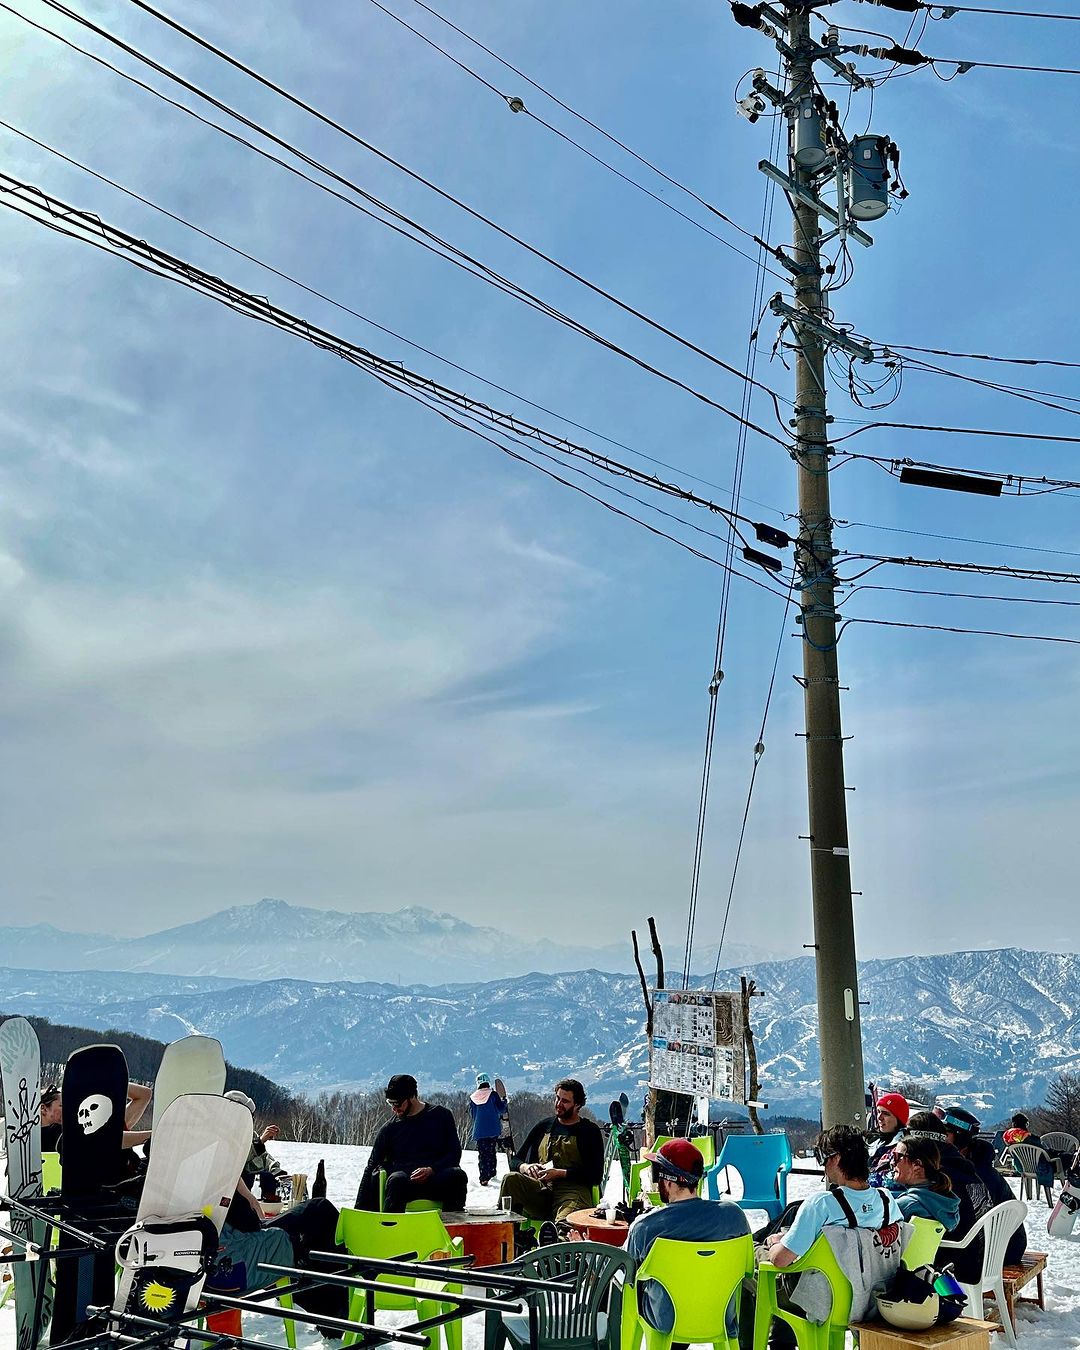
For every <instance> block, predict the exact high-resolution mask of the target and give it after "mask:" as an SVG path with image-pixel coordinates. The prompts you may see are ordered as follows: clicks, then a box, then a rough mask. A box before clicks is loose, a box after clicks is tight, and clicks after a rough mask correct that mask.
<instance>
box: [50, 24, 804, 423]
mask: <svg viewBox="0 0 1080 1350" xmlns="http://www.w3.org/2000/svg"><path fill="white" fill-rule="evenodd" d="M43 3H44V4H46V5H48V6H49V7H50V8H51V9H54V10H56V11H57V13H60V14H63V15H65V16H66V17H67V18H69V19H71V20H73V21H74V22H76V23H79V24H81V25H82V26H83V27H85V28H88V29H89V30H90V31H91V32H93V33H96V34H97V35H98V36H99V37H102V38H104V39H105V40H106V41H107V42H111V43H113V44H114V45H115V46H117V47H119V48H120V49H121V50H122V51H125V52H127V53H128V55H129V56H132V57H134V58H135V59H136V60H138V61H141V62H143V63H144V64H146V65H149V66H150V67H151V68H152V69H153V70H156V71H157V72H158V73H159V74H161V75H164V76H165V77H166V78H167V79H170V80H173V81H175V82H176V83H178V84H180V85H181V86H182V87H183V88H185V89H187V90H188V91H189V93H193V94H195V95H196V96H197V97H199V98H201V99H204V100H205V101H206V102H208V103H210V104H212V105H213V106H214V107H216V108H218V109H219V111H221V112H225V113H227V114H228V115H229V116H230V117H234V118H235V119H236V120H237V121H239V122H241V123H242V124H243V125H245V126H248V127H250V128H251V129H252V130H253V131H257V132H259V134H260V135H263V136H266V137H267V138H268V139H269V140H271V141H272V142H274V144H276V145H279V146H281V147H283V148H284V149H287V150H289V151H290V153H292V154H295V155H297V156H298V157H299V158H301V159H303V160H304V161H305V162H307V163H309V164H313V165H315V162H314V161H313V160H311V159H309V158H308V157H307V156H306V155H304V154H303V153H302V152H301V151H299V150H297V149H296V147H295V146H293V145H291V144H290V143H289V142H287V141H285V140H283V139H282V138H281V137H278V136H277V135H275V134H274V133H273V132H270V131H268V130H267V129H266V128H265V127H264V126H262V125H260V124H257V123H255V122H252V121H251V120H249V119H248V118H247V117H245V116H244V115H243V114H241V113H239V112H237V111H236V110H235V109H233V108H231V107H230V106H229V105H227V104H225V103H223V102H222V101H221V100H219V99H217V98H216V97H215V96H213V95H212V94H208V93H207V92H206V91H205V90H203V89H201V88H200V87H199V86H197V85H195V84H193V83H192V82H190V81H189V80H186V79H184V77H183V76H181V75H178V74H176V72H174V71H172V70H170V69H168V67H166V66H163V65H161V64H160V63H159V62H157V61H155V60H154V59H153V58H152V57H149V56H147V55H146V54H145V53H144V52H142V51H140V50H139V49H138V48H136V47H133V46H132V45H131V44H130V43H128V42H125V41H124V40H123V39H122V38H119V37H117V36H116V35H115V34H113V33H110V32H109V31H108V30H107V29H105V28H102V27H101V26H100V25H98V24H96V23H93V22H92V21H91V20H89V19H87V18H85V17H84V16H83V15H81V14H79V13H77V11H75V10H72V9H70V8H69V7H68V6H67V5H65V4H63V3H62V0H43ZM129 3H130V4H132V5H135V6H136V7H137V8H139V9H141V10H143V11H144V12H145V13H147V14H150V15H152V16H153V17H154V18H155V19H157V20H158V21H159V22H160V23H163V24H165V25H166V26H167V27H168V28H171V29H172V30H173V31H174V32H177V33H180V34H181V35H182V36H183V37H185V38H187V39H188V40H189V41H190V42H193V43H195V44H196V46H199V47H201V48H202V49H203V50H204V51H208V52H210V53H211V54H212V55H214V56H216V57H217V58H218V59H219V60H220V61H224V62H225V63H226V64H227V65H229V66H232V67H233V69H234V70H239V71H240V72H241V73H242V74H244V75H246V76H247V77H248V78H249V79H252V80H254V81H255V82H256V83H257V84H260V85H262V86H263V88H265V89H269V90H270V91H271V92H272V93H274V94H277V95H278V97H280V98H283V99H284V100H285V101H286V102H288V103H291V104H292V105H293V106H294V107H296V108H299V109H300V110H301V111H302V112H306V113H307V114H308V115H309V116H311V117H314V118H315V119H316V120H317V121H319V122H322V123H323V124H324V125H325V126H328V127H330V128H331V129H332V130H334V131H336V132H338V133H339V134H340V135H342V136H345V137H346V138H347V139H348V140H350V141H352V142H353V143H354V144H355V145H359V146H360V147H361V148H362V149H364V150H367V151H368V152H369V153H370V154H373V155H375V156H376V157H377V158H379V159H381V160H382V161H383V162H384V163H386V164H389V165H391V166H392V167H393V168H395V169H397V170H398V171H399V172H400V173H403V174H405V175H406V176H407V177H409V178H411V179H412V180H413V181H414V182H417V183H420V184H421V185H422V186H423V187H426V188H427V189H428V190H429V191H431V192H434V193H435V194H436V195H437V196H439V197H441V198H442V199H443V200H444V201H447V202H449V203H450V204H451V205H453V206H456V207H457V208H458V209H459V210H461V211H464V212H465V213H466V215H468V216H471V217H472V218H473V219H474V220H476V221H478V222H480V223H481V224H483V225H486V226H487V227H488V228H489V229H491V230H494V231H495V232H496V234H499V235H501V236H502V237H503V238H504V239H507V240H509V241H510V242H511V243H514V244H517V245H518V247H519V248H523V249H525V251H526V252H527V253H530V254H531V255H532V256H533V257H535V258H539V259H540V260H541V261H542V262H545V263H547V264H548V266H550V267H554V268H555V269H556V271H558V272H561V273H562V274H563V275H564V276H566V277H569V278H570V279H571V280H573V281H576V282H578V284H579V285H582V286H584V287H585V288H586V289H587V290H590V291H592V292H593V293H594V294H596V295H599V296H600V297H601V298H603V299H605V300H607V301H608V302H609V303H611V304H613V305H615V306H616V307H617V308H619V309H621V310H623V311H624V312H625V313H627V314H630V315H631V316H632V317H634V318H636V319H639V320H640V321H641V322H642V323H645V324H647V325H648V326H649V327H650V328H653V329H655V330H656V331H657V332H659V333H662V334H663V335H664V336H665V337H669V338H671V339H672V341H674V342H677V343H678V344H679V345H680V346H683V347H685V348H686V349H687V350H688V351H692V352H694V353H695V355H697V356H701V357H703V358H704V359H705V360H707V361H710V362H712V363H713V364H714V365H716V366H719V368H720V369H721V370H724V371H726V372H727V373H728V374H730V375H735V376H736V377H737V378H740V379H741V378H742V376H741V375H740V373H739V371H738V370H737V369H736V367H734V366H732V365H730V364H729V363H728V362H726V361H724V360H722V359H721V358H720V357H718V356H716V355H714V354H713V353H712V352H709V351H707V350H706V349H705V348H704V347H700V346H699V345H698V344H697V343H695V342H693V341H692V340H691V339H689V338H685V337H683V336H682V335H681V334H679V333H677V332H675V331H674V330H673V329H671V328H668V327H667V326H666V325H665V324H662V323H661V322H660V321H659V320H657V319H653V318H651V317H650V316H649V315H648V314H645V313H644V312H643V311H642V310H639V309H637V308H635V306H633V305H631V304H629V303H627V302H626V301H624V300H621V299H619V297H618V296H616V295H613V294H612V293H611V292H610V291H607V290H605V289H604V287H602V286H600V285H598V284H597V283H596V282H593V281H590V280H589V279H588V278H587V277H585V276H583V275H582V274H581V273H580V272H576V271H574V269H573V268H571V267H568V266H567V265H566V264H564V263H561V262H559V261H558V259H556V258H554V257H552V256H551V255H550V254H549V253H545V252H544V251H543V250H542V249H540V248H537V247H536V246H535V245H533V244H530V243H529V242H528V241H527V240H525V239H523V238H521V236H520V235H517V234H514V232H513V231H512V230H509V229H507V228H506V227H505V226H503V225H500V224H498V222H496V221H494V220H492V219H491V218H490V217H489V216H486V215H485V214H484V213H483V212H482V211H479V210H477V209H476V208H475V207H472V206H470V205H469V204H468V203H467V202H465V201H463V200H462V199H461V198H460V197H456V196H455V195H454V194H453V193H452V192H450V191H448V190H447V189H446V188H443V187H440V186H439V185H438V184H437V183H435V182H434V181H433V180H432V179H430V178H427V177H425V175H423V174H422V173H419V172H418V171H417V170H415V169H411V168H410V167H409V166H408V165H407V164H405V163H404V162H403V161H401V160H399V159H396V158H395V157H394V156H393V155H391V154H389V153H388V152H387V151H385V150H380V149H379V147H378V146H376V145H374V144H373V143H372V142H371V141H368V140H365V138H364V137H362V136H360V135H359V134H358V133H357V132H355V131H352V130H351V129H350V128H349V127H347V126H345V124H344V123H342V122H339V121H337V119H336V118H333V117H331V116H329V114H327V113H324V112H322V111H321V110H320V109H318V108H317V107H315V106H314V105H313V104H311V103H308V102H307V101H306V100H305V99H302V98H300V97H299V95H297V94H293V93H291V92H290V91H289V90H288V89H286V88H284V86H282V85H280V84H277V83H276V82H275V81H273V80H271V79H270V78H269V77H268V76H266V75H263V74H261V73H260V72H259V71H257V70H255V69H254V68H253V67H252V66H249V65H247V64H246V63H245V62H243V61H241V60H240V59H239V58H238V57H235V56H232V55H231V54H230V53H229V52H227V51H225V50H224V49H223V48H221V47H218V46H217V45H216V44H214V43H212V42H210V41H209V39H207V38H204V37H202V36H201V35H200V34H199V33H196V32H195V31H194V30H193V29H191V28H188V27H186V26H185V25H184V24H182V23H180V22H179V21H178V20H176V19H173V18H171V17H170V16H169V15H167V14H165V13H163V12H162V11H161V10H159V9H155V7H154V6H153V5H151V4H148V3H147V0H129ZM315 167H318V168H319V170H320V171H321V172H323V173H331V171H330V170H329V169H327V167H326V166H325V165H322V164H318V165H316V166H315ZM333 176H334V177H335V178H337V177H338V175H336V174H334V175H333ZM339 181H347V180H341V179H339ZM349 186H350V187H351V188H352V189H353V190H354V191H355V190H358V189H357V188H356V185H355V184H353V183H351V182H350V183H349ZM380 206H382V207H383V209H389V208H388V207H386V206H385V204H384V203H380ZM760 388H761V389H762V390H763V391H764V392H765V393H767V394H769V396H770V397H771V398H772V399H773V401H774V404H775V405H776V416H777V418H778V420H780V421H781V422H782V421H783V418H782V417H781V414H780V409H779V404H778V403H777V402H776V400H777V396H776V394H775V393H774V391H773V390H771V389H769V388H768V386H766V385H761V386H760Z"/></svg>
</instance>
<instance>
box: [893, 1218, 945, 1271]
mask: <svg viewBox="0 0 1080 1350" xmlns="http://www.w3.org/2000/svg"><path fill="white" fill-rule="evenodd" d="M908 1223H909V1224H911V1236H910V1237H909V1238H908V1244H907V1246H906V1247H905V1248H904V1254H903V1256H901V1258H900V1264H901V1265H902V1266H903V1267H904V1269H905V1270H915V1269H916V1268H917V1267H918V1266H928V1265H932V1264H933V1260H934V1257H935V1256H937V1249H938V1247H940V1246H941V1239H942V1238H943V1237H944V1236H945V1225H944V1224H943V1223H938V1221H937V1220H936V1219H926V1218H923V1216H922V1215H921V1214H916V1215H914V1216H913V1217H912V1218H910V1219H908Z"/></svg>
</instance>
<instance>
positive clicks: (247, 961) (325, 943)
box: [4, 900, 768, 984]
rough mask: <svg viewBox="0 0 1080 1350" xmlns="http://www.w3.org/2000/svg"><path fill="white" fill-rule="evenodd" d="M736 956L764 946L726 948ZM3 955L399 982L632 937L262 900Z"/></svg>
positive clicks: (477, 975)
mask: <svg viewBox="0 0 1080 1350" xmlns="http://www.w3.org/2000/svg"><path fill="white" fill-rule="evenodd" d="M729 950H730V952H731V959H732V960H733V961H759V960H765V959H768V957H767V954H766V953H764V952H762V951H755V950H752V949H747V948H744V949H742V950H739V949H738V948H737V947H732V948H729ZM4 961H5V962H6V964H7V965H8V966H11V967H13V968H19V969H28V970H29V969H33V970H120V971H123V970H132V971H135V970H145V971H155V972H158V973H163V974H164V973H168V974H173V975H218V976H223V977H225V978H231V977H234V976H242V977H245V978H247V979H252V980H276V979H286V978H288V977H290V976H292V975H294V974H296V973H297V972H298V971H302V972H303V974H304V976H305V977H306V978H307V979H311V980H380V981H381V980H386V981H390V982H393V983H397V984H402V983H404V984H415V983H418V982H420V983H431V982H436V981H437V982H440V983H441V982H442V981H444V980H446V979H447V978H451V979H457V980H462V981H467V980H481V979H493V978H501V977H503V976H508V975H525V974H527V973H528V972H529V971H533V970H539V971H549V972H555V971H560V970H585V969H589V968H590V967H598V968H600V969H602V970H617V971H618V970H630V969H632V968H633V958H632V956H631V951H630V943H629V940H627V941H625V942H620V943H616V944H612V945H611V946H607V947H585V946H570V945H560V944H559V943H555V942H549V941H547V940H546V939H539V940H535V941H531V942H529V941H523V940H522V939H521V938H517V937H511V936H510V935H509V934H508V933H504V932H501V931H500V930H499V929H497V928H481V927H476V926H475V925H473V924H469V923H466V922H465V921H464V920H462V919H458V918H456V917H455V916H454V915H453V914H436V913H435V912H434V911H433V910H430V909H423V908H421V907H419V906H416V905H412V906H409V907H408V908H406V909H400V910H398V911H397V912H396V913H392V914H376V913H371V914H367V913H364V914H356V913H354V914H344V913H339V912H337V911H335V910H326V909H311V908H308V907H305V906H301V905H290V904H288V903H286V901H284V900H260V901H259V903H258V904H255V905H236V906H234V907H233V908H231V909H225V910H222V911H221V912H220V913H217V914H212V915H210V916H209V917H208V918H205V919H199V920H198V921H197V922H195V923H186V924H181V925H180V926H179V927H176V928H167V929H165V930H163V931H162V932H159V933H150V934H147V935H146V936H144V937H135V938H116V937H107V936H104V935H102V934H100V933H67V932H64V931H62V930H61V929H58V928H53V927H52V926H51V925H49V924H37V925H35V926H34V927H32V928H7V929H5V932H4Z"/></svg>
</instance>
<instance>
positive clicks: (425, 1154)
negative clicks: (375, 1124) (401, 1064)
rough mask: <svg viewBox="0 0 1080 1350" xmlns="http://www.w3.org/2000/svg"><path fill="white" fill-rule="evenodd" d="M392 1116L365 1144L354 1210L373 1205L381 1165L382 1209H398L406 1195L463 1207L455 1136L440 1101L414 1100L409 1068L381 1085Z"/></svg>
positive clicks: (416, 1092)
mask: <svg viewBox="0 0 1080 1350" xmlns="http://www.w3.org/2000/svg"><path fill="white" fill-rule="evenodd" d="M386 1104H387V1106H388V1107H389V1108H390V1110H391V1111H392V1112H393V1116H394V1118H393V1120H391V1121H390V1122H389V1123H388V1124H386V1125H384V1126H383V1127H382V1129H381V1130H380V1131H379V1133H378V1134H377V1135H376V1136H375V1143H374V1144H373V1145H372V1146H371V1156H370V1157H369V1158H368V1163H367V1167H366V1168H365V1169H364V1175H363V1176H362V1177H361V1178H360V1188H359V1190H358V1191H357V1194H356V1208H357V1209H373V1210H378V1209H379V1172H380V1171H382V1170H385V1171H386V1173H387V1177H386V1189H385V1192H384V1193H383V1202H382V1208H383V1209H384V1210H385V1211H386V1212H387V1213H392V1214H400V1213H401V1212H402V1211H403V1210H404V1209H405V1206H406V1205H407V1204H408V1202H409V1201H410V1200H437V1201H439V1203H440V1204H442V1205H443V1206H444V1208H446V1209H464V1208H465V1195H466V1193H467V1191H468V1189H469V1180H468V1177H466V1175H465V1173H464V1172H463V1171H462V1170H461V1167H460V1166H459V1164H460V1162H461V1140H460V1139H459V1138H458V1133H457V1126H456V1125H455V1124H454V1117H453V1115H452V1114H451V1113H450V1112H449V1111H448V1110H447V1109H446V1107H445V1106H431V1105H430V1104H429V1103H428V1102H423V1101H421V1100H420V1096H419V1089H418V1087H417V1083H416V1079H415V1078H414V1077H413V1076H412V1074H411V1073H396V1074H394V1076H393V1078H391V1079H390V1081H389V1082H388V1083H387V1085H386Z"/></svg>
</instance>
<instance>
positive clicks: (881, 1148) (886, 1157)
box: [870, 1092, 911, 1186]
mask: <svg viewBox="0 0 1080 1350" xmlns="http://www.w3.org/2000/svg"><path fill="white" fill-rule="evenodd" d="M910 1116H911V1108H910V1107H909V1106H908V1103H907V1098H906V1097H902V1096H901V1095H900V1093H899V1092H883V1093H882V1094H881V1096H880V1097H879V1098H878V1099H877V1109H876V1111H875V1124H876V1125H877V1137H876V1139H875V1141H874V1142H873V1143H872V1144H871V1145H870V1182H871V1185H874V1186H882V1185H884V1184H885V1181H886V1180H887V1178H888V1177H889V1175H890V1173H891V1172H892V1153H893V1149H894V1148H895V1147H896V1145H897V1144H898V1143H899V1141H900V1140H901V1139H902V1138H903V1137H904V1130H905V1129H906V1128H907V1123H908V1119H909V1118H910Z"/></svg>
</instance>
